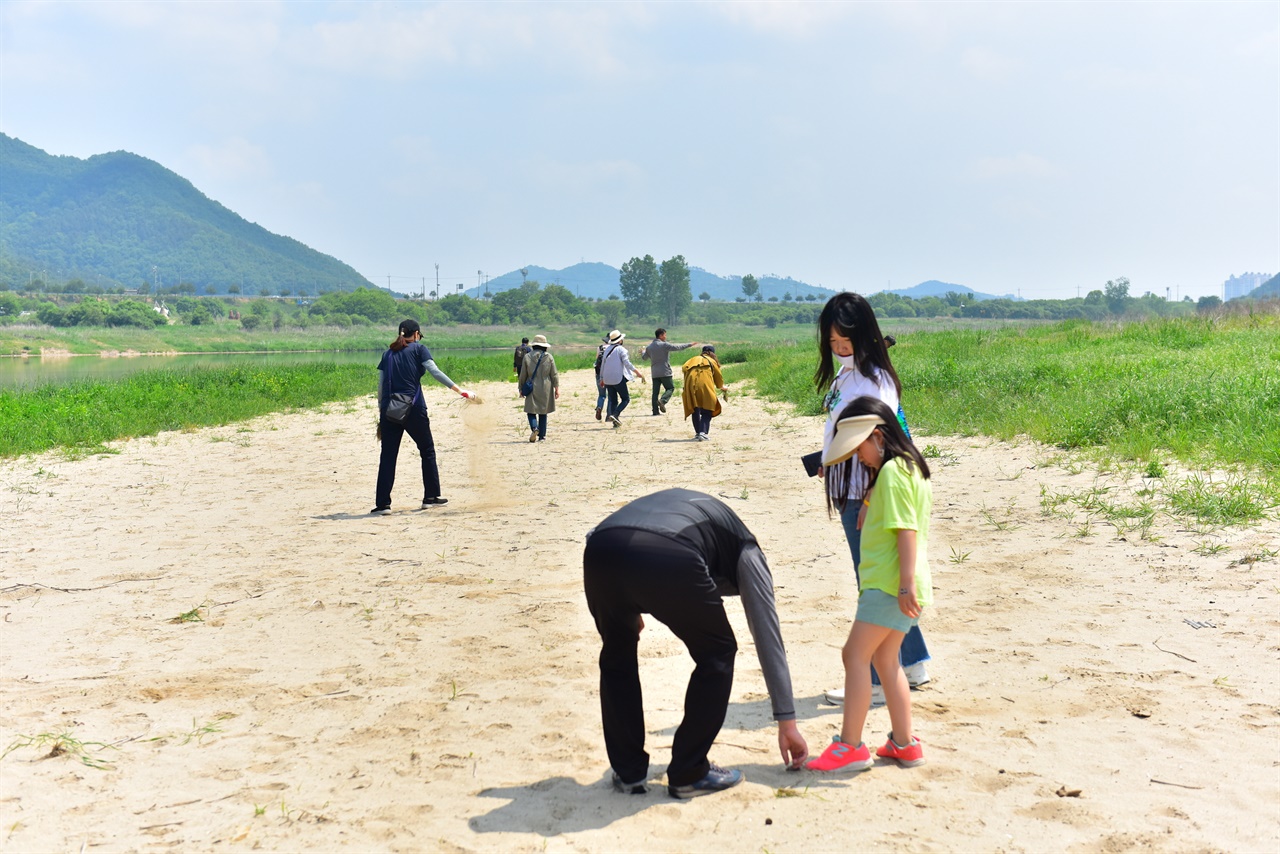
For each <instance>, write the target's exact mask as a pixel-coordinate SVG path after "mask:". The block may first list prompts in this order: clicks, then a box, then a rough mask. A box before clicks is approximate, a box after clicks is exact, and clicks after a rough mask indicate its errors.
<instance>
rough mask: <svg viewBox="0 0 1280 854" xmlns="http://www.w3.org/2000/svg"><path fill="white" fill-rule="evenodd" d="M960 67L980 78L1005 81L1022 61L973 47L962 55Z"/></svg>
mask: <svg viewBox="0 0 1280 854" xmlns="http://www.w3.org/2000/svg"><path fill="white" fill-rule="evenodd" d="M960 67H961V68H963V69H964V70H965V71H967V72H969V73H970V74H971V75H973V76H974V77H976V78H978V79H979V80H987V81H991V82H1003V81H1005V80H1008V79H1009V78H1010V77H1011V76H1012V75H1013V74H1014V73H1015V72H1017V71H1018V69H1019V68H1020V67H1021V63H1019V62H1017V61H1015V60H1013V59H1010V58H1008V57H1006V56H1001V55H1000V54H998V53H995V52H994V51H990V50H987V49H986V48H981V47H971V48H968V49H967V50H965V51H964V53H962V54H961V55H960Z"/></svg>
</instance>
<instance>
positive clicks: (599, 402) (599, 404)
mask: <svg viewBox="0 0 1280 854" xmlns="http://www.w3.org/2000/svg"><path fill="white" fill-rule="evenodd" d="M608 346H609V336H608V335H606V336H604V337H603V338H601V339H600V346H599V347H596V392H597V393H596V420H597V421H599V420H600V419H601V418H603V417H604V416H603V415H602V414H601V413H602V412H604V398H605V391H604V383H602V382H600V361H601V359H603V358H604V351H605V348H606V347H608Z"/></svg>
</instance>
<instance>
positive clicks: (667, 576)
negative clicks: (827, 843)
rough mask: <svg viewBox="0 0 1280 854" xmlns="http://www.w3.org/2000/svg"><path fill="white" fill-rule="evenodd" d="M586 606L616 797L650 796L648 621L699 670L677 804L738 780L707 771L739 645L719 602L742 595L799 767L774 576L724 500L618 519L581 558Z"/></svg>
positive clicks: (704, 499)
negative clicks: (643, 649)
mask: <svg viewBox="0 0 1280 854" xmlns="http://www.w3.org/2000/svg"><path fill="white" fill-rule="evenodd" d="M582 562H583V579H584V585H585V588H586V594H587V605H588V606H589V607H590V609H591V615H592V617H594V618H595V622H596V629H597V630H598V631H599V632H600V639H601V641H602V642H603V648H602V649H601V651H600V710H601V714H602V717H603V719H604V742H605V749H606V750H607V751H608V754H609V764H610V765H612V766H613V785H614V788H616V789H617V790H618V791H620V792H627V793H630V794H643V793H644V792H646V791H648V787H647V782H648V779H649V754H648V753H646V752H645V749H644V735H645V729H644V708H643V705H642V697H641V690H640V670H639V663H638V661H637V655H636V652H637V647H638V646H639V642H640V631H641V629H643V628H644V618H643V617H642V616H641V615H642V614H651V615H653V616H654V617H655V618H657V619H658V620H659V621H661V622H662V623H664V624H666V626H667V627H668V628H670V629H671V631H672V632H673V633H674V634H675V636H676V637H678V638H680V640H681V641H683V642H684V645H685V647H686V648H687V649H688V650H689V654H690V655H691V656H692V657H693V661H694V664H695V668H694V671H693V675H692V676H690V678H689V687H688V690H687V691H686V693H685V708H684V720H682V721H681V722H680V726H679V728H678V729H677V730H676V733H675V739H674V740H673V742H672V745H671V764H670V765H669V766H667V784H668V785H667V792H668V793H669V794H670V795H671V796H672V797H674V798H692V797H695V796H697V795H705V794H710V793H712V792H719V791H723V790H724V789H728V788H731V787H733V786H736V785H737V784H738V783H740V782H742V772H741V771H737V770H734V769H727V768H720V767H719V766H717V765H713V764H711V762H710V761H709V760H708V758H707V754H708V753H709V752H710V750H711V745H712V744H713V743H714V742H715V739H716V736H717V735H718V734H719V732H720V727H721V726H723V725H724V718H725V714H726V712H727V711H728V709H729V693H730V690H731V689H732V687H733V660H734V656H735V655H736V653H737V651H738V644H737V641H736V640H735V638H734V636H733V629H732V628H731V627H730V625H729V620H728V617H727V616H726V615H725V610H724V603H723V600H722V597H723V596H741V597H742V606H743V610H744V611H746V615H747V627H748V628H749V629H750V631H751V637H752V639H753V640H754V641H755V644H756V652H757V654H758V655H759V657H760V666H761V669H762V670H763V671H764V681H765V685H766V686H767V687H768V689H769V698H770V700H771V702H772V705H773V717H774V720H776V721H777V722H778V748H779V750H780V751H781V753H782V760H783V762H785V763H786V764H787V766H788V767H790V768H798V767H800V765H801V764H802V763H803V762H804V759H805V757H806V756H808V755H809V747H808V745H807V744H806V743H805V740H804V737H803V736H801V735H800V730H799V729H798V728H797V727H796V711H795V700H794V698H793V697H792V694H791V673H790V671H789V669H788V668H787V657H786V652H785V650H784V649H783V645H782V632H781V629H780V628H779V625H778V612H777V609H776V607H775V605H774V599H773V576H772V575H770V573H769V565H768V564H767V563H766V562H765V558H764V554H763V553H762V552H761V551H760V546H759V544H757V543H756V538H755V536H754V535H753V534H752V533H751V532H750V531H749V530H747V527H746V525H744V524H743V523H742V520H741V519H739V518H738V516H737V515H736V514H735V513H734V512H733V511H732V510H730V509H729V508H728V506H726V505H725V503H724V502H722V501H720V500H719V499H716V498H712V497H711V496H710V495H705V494H703V493H701V492H694V491H692V490H688V489H665V490H662V491H661V492H655V493H653V494H652V495H647V496H645V497H643V498H638V499H636V500H635V501H632V502H631V503H630V504H628V505H626V506H625V507H623V508H622V509H620V510H617V511H616V512H614V513H613V514H612V515H611V516H609V517H607V518H606V519H605V520H604V521H603V522H601V523H600V524H599V525H598V526H597V527H596V528H595V529H594V530H593V531H592V532H591V533H589V534H588V535H587V547H586V551H585V553H584V554H583V561H582Z"/></svg>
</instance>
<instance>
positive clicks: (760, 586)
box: [588, 489, 796, 721]
mask: <svg viewBox="0 0 1280 854" xmlns="http://www.w3.org/2000/svg"><path fill="white" fill-rule="evenodd" d="M608 528H632V529H635V530H640V531H648V532H650V533H653V534H659V535H661V536H664V537H667V538H669V539H671V540H674V541H675V542H678V543H681V544H683V545H685V546H687V547H688V548H690V549H692V550H693V551H694V552H696V553H697V554H698V555H700V556H701V557H702V559H703V561H704V562H705V563H706V566H707V571H708V572H709V573H710V575H711V579H712V581H714V582H715V585H716V590H717V592H719V593H720V595H722V596H740V597H741V598H742V608H743V611H744V612H746V616H747V628H748V630H750V632H751V638H752V640H753V641H755V645H756V655H757V656H758V657H759V659H760V668H761V670H763V671H764V682H765V685H766V687H767V688H768V690H769V700H770V702H771V703H772V705H773V717H774V720H779V721H782V720H794V719H795V716H796V710H795V698H794V696H793V695H792V693H791V671H790V668H789V667H788V666H787V654H786V649H785V648H784V646H783V643H782V628H781V626H780V625H779V622H778V609H777V605H776V603H775V601H774V597H773V575H772V574H771V573H770V572H769V564H768V563H767V562H766V561H765V558H764V553H763V552H762V551H760V545H759V543H757V542H756V538H755V535H754V534H752V533H751V531H750V530H748V529H747V526H746V525H744V524H743V522H742V520H741V519H739V518H738V514H736V513H734V512H733V511H732V510H731V509H729V507H728V505H726V504H725V503H724V502H723V501H721V500H720V499H718V498H713V497H712V496H710V495H707V494H705V493H702V492H695V491H693V490H691V489H664V490H662V491H660V492H655V493H653V494H651V495H646V496H644V497H643V498H637V499H636V500H635V501H632V502H631V503H630V504H628V505H626V506H625V507H622V508H620V509H619V510H617V511H616V512H615V513H613V514H612V515H610V516H609V517H608V518H606V519H605V520H604V521H603V522H601V523H600V524H599V525H597V526H596V528H595V530H596V531H601V530H605V529H608ZM593 533H594V532H593ZM588 536H590V535H588Z"/></svg>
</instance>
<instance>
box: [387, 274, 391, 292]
mask: <svg viewBox="0 0 1280 854" xmlns="http://www.w3.org/2000/svg"><path fill="white" fill-rule="evenodd" d="M387 293H391V274H390V273H387Z"/></svg>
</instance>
